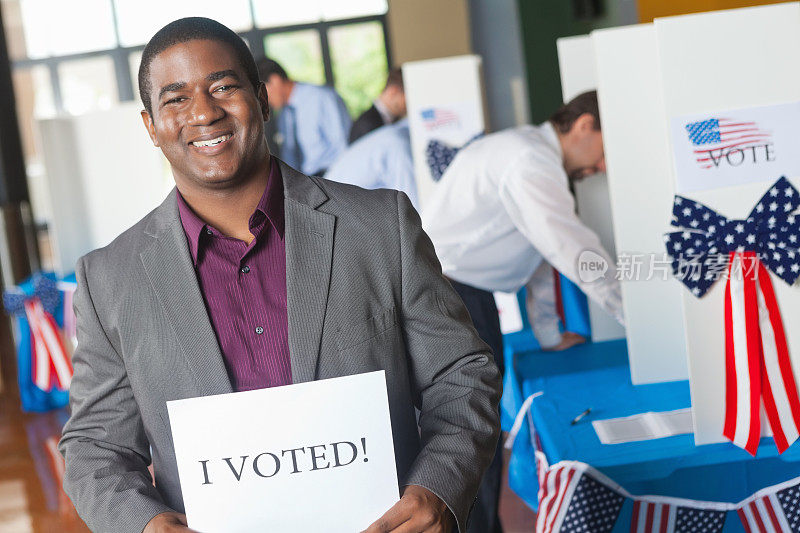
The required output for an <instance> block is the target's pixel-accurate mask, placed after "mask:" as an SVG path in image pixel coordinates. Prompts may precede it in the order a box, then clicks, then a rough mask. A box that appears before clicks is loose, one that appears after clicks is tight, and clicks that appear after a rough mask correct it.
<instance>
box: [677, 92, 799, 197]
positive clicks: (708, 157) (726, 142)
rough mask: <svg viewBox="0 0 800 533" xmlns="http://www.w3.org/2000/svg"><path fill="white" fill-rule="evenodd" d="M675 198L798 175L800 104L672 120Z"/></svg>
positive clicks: (720, 112)
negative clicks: (684, 194) (676, 195)
mask: <svg viewBox="0 0 800 533" xmlns="http://www.w3.org/2000/svg"><path fill="white" fill-rule="evenodd" d="M671 129H672V147H673V153H674V157H675V172H676V189H677V192H678V194H683V193H688V192H693V191H704V190H709V189H719V188H721V187H731V186H734V185H744V184H747V183H757V182H762V181H773V180H775V178H776V177H779V176H782V175H787V176H795V175H798V174H800V150H798V149H797V146H798V143H800V102H794V103H790V104H780V105H771V106H762V107H751V108H747V109H738V110H733V111H719V112H716V113H699V114H698V113H695V114H692V115H685V116H681V117H676V118H673V119H672V123H671Z"/></svg>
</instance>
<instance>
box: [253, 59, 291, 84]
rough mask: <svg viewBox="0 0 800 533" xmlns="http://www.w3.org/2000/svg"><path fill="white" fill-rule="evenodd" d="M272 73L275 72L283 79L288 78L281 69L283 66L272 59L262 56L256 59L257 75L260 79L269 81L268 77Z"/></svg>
mask: <svg viewBox="0 0 800 533" xmlns="http://www.w3.org/2000/svg"><path fill="white" fill-rule="evenodd" d="M273 74H277V75H278V76H280V77H281V78H283V79H284V80H288V79H289V75H288V74H286V71H285V70H283V67H282V66H281V65H280V64H279V63H278V62H277V61H275V60H274V59H270V58H268V57H262V58H261V59H259V60H258V75H259V76H260V77H261V81H263V82H265V83H266V82H267V81H269V77H270V76H272V75H273Z"/></svg>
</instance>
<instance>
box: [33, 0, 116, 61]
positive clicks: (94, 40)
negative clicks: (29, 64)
mask: <svg viewBox="0 0 800 533" xmlns="http://www.w3.org/2000/svg"><path fill="white" fill-rule="evenodd" d="M19 1H20V8H21V15H22V28H23V33H24V35H25V48H26V50H27V56H28V57H30V58H41V57H51V56H61V55H70V54H79V53H82V52H92V51H95V50H104V49H109V48H113V47H114V46H116V44H117V38H116V35H115V32H114V17H113V13H112V10H111V4H110V3H109V2H108V0H71V1H69V2H51V1H48V0H19ZM87 29H88V31H87Z"/></svg>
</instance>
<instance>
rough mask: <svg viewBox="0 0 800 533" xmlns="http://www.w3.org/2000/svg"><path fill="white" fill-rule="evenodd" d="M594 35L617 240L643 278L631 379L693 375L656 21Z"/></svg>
mask: <svg viewBox="0 0 800 533" xmlns="http://www.w3.org/2000/svg"><path fill="white" fill-rule="evenodd" d="M592 42H593V44H594V51H595V57H596V61H597V63H596V68H597V79H598V98H599V101H600V117H601V120H602V124H603V141H604V145H605V155H606V167H607V172H608V182H609V191H610V196H611V207H612V212H613V218H614V237H615V241H616V248H617V252H618V253H619V254H621V256H620V264H621V265H622V266H623V268H627V269H629V270H631V269H632V274H633V275H632V276H630V277H635V278H638V279H626V276H623V279H622V282H621V284H622V298H623V306H624V309H625V321H626V331H627V339H628V355H629V358H630V365H631V379H632V381H633V383H634V384H643V383H656V382H663V381H672V380H679V379H686V378H687V377H688V369H687V361H686V345H685V342H684V326H683V309H682V301H681V295H682V292H681V291H682V285H680V283H679V282H678V281H676V280H674V279H672V277H671V274H669V273H668V269H669V264H668V263H667V262H665V261H664V259H663V257H664V253H665V248H664V240H663V234H664V232H665V231H668V230H669V222H670V219H671V213H672V198H673V186H672V177H671V174H670V165H671V162H670V153H669V147H668V128H667V120H666V118H665V116H664V103H663V100H662V96H661V86H660V83H659V73H658V66H657V61H656V59H657V55H658V54H657V48H656V39H655V33H654V29H653V26H652V25H651V24H643V25H637V26H629V27H624V28H616V29H609V30H598V31H595V32H593V33H592ZM654 260H655V261H660V262H661V263H662V264H661V267H665V268H660V269H658V270H657V269H655V268H652V269H651V265H652V266H653V267H655V266H657V265H655V263H654V262H653V261H654ZM624 261H628V262H629V265H630V266H626V265H624V264H623V263H624ZM637 264H638V265H640V266H639V267H635V266H634V265H637ZM637 268H638V269H639V272H638V273H637V272H636V269H637ZM651 270H652V272H651ZM665 278H666V279H665Z"/></svg>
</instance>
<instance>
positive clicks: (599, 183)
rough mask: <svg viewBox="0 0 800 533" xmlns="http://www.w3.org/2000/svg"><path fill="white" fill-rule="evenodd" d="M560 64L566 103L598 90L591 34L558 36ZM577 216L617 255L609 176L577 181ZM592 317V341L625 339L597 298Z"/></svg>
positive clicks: (591, 311) (590, 313)
mask: <svg viewBox="0 0 800 533" xmlns="http://www.w3.org/2000/svg"><path fill="white" fill-rule="evenodd" d="M556 44H557V47H558V64H559V70H560V72H561V92H562V95H563V98H564V102H565V103H566V102H569V101H570V100H572V99H573V98H575V97H576V96H578V95H579V94H581V93H583V92H586V91H591V90H596V89H597V73H596V69H595V65H594V52H593V48H592V40H591V38H590V37H589V36H578V37H565V38H563V39H559V40H558V41H557V42H556ZM574 187H575V201H576V203H577V206H578V216H579V217H580V219H581V220H582V221H583V222H584V224H586V225H587V226H588V227H590V228H592V229H593V230H594V231H595V233H597V236H598V237H599V238H600V243H601V244H602V245H603V248H605V249H606V251H607V252H608V253H609V254H610V255H611V257H615V256H616V255H617V254H616V242H615V240H614V228H613V224H612V219H611V201H610V198H609V192H608V176H606V175H605V174H598V175H596V176H591V177H590V178H588V179H583V180H580V181H578V182H577V183H575V184H574ZM588 304H589V320H590V323H591V331H592V341H594V342H600V341H607V340H613V339H623V338H625V328H624V327H623V326H622V325H620V323H619V322H617V320H616V319H615V318H614V317H613V316H611V315H610V314H609V313H607V312H606V311H604V310H603V309H602V308H601V307H600V306H599V305H597V304H596V303H595V302H594V301H592V300H589V302H588Z"/></svg>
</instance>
